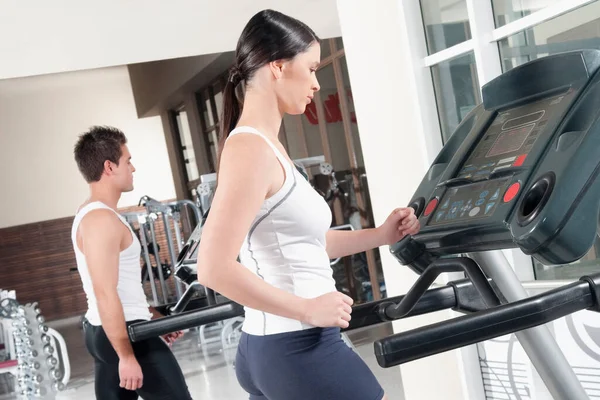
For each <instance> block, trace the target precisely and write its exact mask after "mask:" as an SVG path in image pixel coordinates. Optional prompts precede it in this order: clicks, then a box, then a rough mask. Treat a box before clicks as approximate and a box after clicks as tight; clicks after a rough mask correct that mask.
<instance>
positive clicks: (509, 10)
mask: <svg viewBox="0 0 600 400" xmlns="http://www.w3.org/2000/svg"><path fill="white" fill-rule="evenodd" d="M559 1H560V0H535V1H532V0H492V7H493V8H494V21H496V28H499V27H501V26H503V25H506V24H508V23H511V22H514V21H516V20H518V19H521V18H523V17H526V16H528V15H529V14H531V13H534V12H536V11H539V10H541V9H543V8H546V7H548V6H550V5H553V4H555V3H558V2H559Z"/></svg>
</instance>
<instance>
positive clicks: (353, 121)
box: [340, 56, 365, 168]
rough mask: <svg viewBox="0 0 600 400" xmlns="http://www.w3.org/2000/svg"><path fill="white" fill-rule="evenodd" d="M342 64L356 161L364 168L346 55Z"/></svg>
mask: <svg viewBox="0 0 600 400" xmlns="http://www.w3.org/2000/svg"><path fill="white" fill-rule="evenodd" d="M340 65H341V67H342V78H343V80H344V91H345V95H346V98H347V99H348V108H349V109H350V122H351V124H350V127H351V128H352V143H353V144H354V151H355V154H356V162H357V163H358V168H364V166H365V161H364V159H363V153H362V146H361V144H360V136H359V134H358V126H357V124H356V113H355V111H354V99H353V98H352V88H351V87H350V77H349V75H348V65H347V64H346V57H345V56H344V57H342V58H340Z"/></svg>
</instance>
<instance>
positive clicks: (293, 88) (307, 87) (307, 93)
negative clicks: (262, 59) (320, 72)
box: [276, 42, 321, 115]
mask: <svg viewBox="0 0 600 400" xmlns="http://www.w3.org/2000/svg"><path fill="white" fill-rule="evenodd" d="M320 60H321V46H320V45H319V43H317V42H315V43H313V44H312V45H311V46H310V47H309V48H308V50H307V51H305V52H304V53H300V54H298V55H297V56H296V57H294V58H293V59H291V60H289V61H287V62H285V63H284V64H283V68H282V69H281V76H280V79H278V81H277V85H276V91H277V98H278V100H279V107H280V109H281V110H282V111H283V112H285V113H287V114H292V115H298V114H303V113H304V111H305V110H306V106H307V105H308V104H310V102H311V101H312V98H313V96H314V93H315V92H316V91H317V90H319V89H320V87H319V82H318V81H317V74H316V71H317V68H318V67H319V63H320Z"/></svg>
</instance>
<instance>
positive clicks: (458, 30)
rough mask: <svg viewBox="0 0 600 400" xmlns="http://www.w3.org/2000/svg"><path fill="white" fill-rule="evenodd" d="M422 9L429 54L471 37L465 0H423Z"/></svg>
mask: <svg viewBox="0 0 600 400" xmlns="http://www.w3.org/2000/svg"><path fill="white" fill-rule="evenodd" d="M480 1H481V0H480ZM421 10H422V13H423V24H424V25H425V37H426V39H427V49H428V50H429V54H433V53H437V52H438V51H442V50H444V49H447V48H449V47H452V46H454V45H456V44H459V43H462V42H464V41H466V40H469V39H471V28H470V26H469V16H468V13H467V2H466V1H465V0H458V1H447V0H421Z"/></svg>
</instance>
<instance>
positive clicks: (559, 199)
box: [375, 50, 600, 400]
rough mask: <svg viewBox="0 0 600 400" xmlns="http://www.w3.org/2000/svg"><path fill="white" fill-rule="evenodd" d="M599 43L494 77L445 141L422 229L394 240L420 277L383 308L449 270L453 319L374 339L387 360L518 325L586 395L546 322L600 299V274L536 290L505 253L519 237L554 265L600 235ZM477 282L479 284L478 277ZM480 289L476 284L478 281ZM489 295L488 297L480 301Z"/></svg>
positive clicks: (418, 293) (418, 204) (430, 179)
mask: <svg viewBox="0 0 600 400" xmlns="http://www.w3.org/2000/svg"><path fill="white" fill-rule="evenodd" d="M599 67H600V52H598V51H593V50H590V51H587V50H586V51H576V52H569V53H562V54H557V55H552V56H548V57H545V58H541V59H537V60H535V61H532V62H529V63H527V64H524V65H521V66H520V67H517V68H515V69H513V70H511V71H509V72H507V73H505V74H503V75H501V76H499V77H497V78H496V79H494V80H493V81H491V82H489V83H488V84H486V85H485V86H484V87H483V90H482V95H483V103H482V104H480V105H479V106H478V107H477V108H475V109H474V110H473V111H472V112H471V113H470V114H469V115H468V116H467V117H466V118H465V119H464V121H462V123H461V124H460V126H459V127H458V128H457V129H456V131H455V132H454V134H453V136H452V137H451V138H450V139H449V141H448V143H447V144H446V145H445V146H444V147H443V149H442V151H441V152H440V154H439V155H438V156H437V158H436V159H435V161H434V162H433V164H432V165H431V167H430V168H429V171H428V172H427V174H426V175H425V176H424V177H423V180H422V181H421V184H420V185H419V187H418V188H417V190H416V192H415V194H414V195H413V198H412V200H411V201H410V205H411V207H413V208H414V209H415V212H416V214H417V216H418V217H419V220H420V222H421V226H422V229H421V231H420V232H419V234H418V235H415V236H414V237H410V238H404V239H403V240H402V241H400V242H398V243H396V244H395V245H393V246H392V247H391V252H392V253H393V255H394V256H395V257H396V259H397V260H398V261H399V262H400V263H401V264H403V265H407V266H409V267H410V268H412V269H413V270H414V271H415V272H416V273H417V274H419V275H420V276H419V278H418V280H417V282H416V283H415V285H414V286H413V287H412V288H411V290H410V291H409V292H408V294H407V296H405V297H404V298H403V299H402V301H400V302H398V303H392V304H389V303H388V304H386V303H382V304H380V305H379V306H378V310H377V311H378V312H379V313H380V314H381V316H382V317H383V318H385V317H387V318H388V319H395V318H400V317H402V316H405V315H406V313H407V311H408V310H410V309H411V308H412V307H413V306H415V305H416V304H418V302H419V300H421V299H422V298H423V297H426V296H424V295H425V294H426V293H427V289H428V288H429V285H430V284H431V283H432V282H433V281H434V279H435V278H436V277H437V276H438V275H439V274H440V273H442V272H451V271H464V272H465V273H466V276H467V277H468V279H467V280H463V281H459V282H450V283H449V286H451V287H452V288H453V291H454V293H455V295H456V296H455V299H454V305H452V307H454V308H455V309H456V310H458V311H463V312H465V314H467V315H465V316H461V317H458V318H455V319H451V320H448V321H443V322H440V323H436V324H432V325H429V326H425V327H421V328H418V329H414V330H410V331H407V332H402V333H399V334H396V335H392V336H390V337H388V338H384V339H382V340H379V341H377V342H375V353H376V356H377V360H378V363H379V364H380V365H381V366H382V367H389V366H392V365H398V364H401V363H405V362H408V361H411V360H415V359H418V358H422V357H426V356H429V355H432V354H437V353H440V352H443V351H447V350H451V349H456V348H459V347H462V346H465V345H468V344H473V343H477V342H481V341H484V340H487V339H491V338H495V337H498V336H502V335H505V334H508V333H512V332H516V337H517V338H518V340H519V342H520V343H521V345H522V347H523V349H524V350H525V352H526V353H527V355H528V357H529V358H530V359H531V361H532V364H533V365H534V366H535V368H536V370H537V371H538V373H539V374H540V376H541V378H542V379H543V381H544V383H545V384H546V387H547V388H548V390H549V392H550V393H551V394H552V396H553V397H554V398H555V399H565V400H566V399H569V400H574V399H587V398H588V397H587V395H586V393H585V391H584V389H583V387H582V386H581V384H580V382H579V381H578V379H577V377H576V376H575V373H574V372H573V370H572V368H571V367H570V366H569V364H568V362H567V360H566V358H565V357H564V355H563V353H562V352H561V350H560V348H559V347H558V345H557V344H556V342H555V341H554V339H553V337H552V336H551V333H550V331H549V329H548V328H547V327H545V326H543V325H542V324H544V323H546V322H550V321H552V320H554V319H557V318H560V317H563V316H565V315H568V314H570V313H573V312H575V311H578V310H582V309H591V310H595V311H599V308H598V300H599V297H598V296H599V295H600V287H599V286H598V283H599V282H600V274H593V275H591V276H584V277H581V279H580V280H579V281H578V282H575V283H572V284H569V285H566V286H564V287H561V288H558V289H555V290H552V291H549V292H545V293H542V294H540V295H537V296H533V297H528V296H527V294H526V292H525V289H524V288H523V286H522V285H521V283H520V281H519V279H518V278H517V276H516V274H515V272H514V271H513V269H512V267H511V266H510V264H509V263H508V262H507V260H506V258H505V257H504V255H503V253H502V252H500V251H498V250H501V249H508V248H519V249H521V250H522V251H523V252H524V253H525V254H528V255H531V256H533V257H534V258H536V259H537V260H538V261H540V262H542V263H544V264H546V265H560V264H567V263H571V262H574V261H576V260H579V259H580V258H581V257H583V256H584V255H585V254H586V253H587V252H588V251H589V249H590V248H591V246H592V245H593V242H594V240H595V237H596V234H597V229H598V212H599V204H600V179H599V178H598V172H599V171H600V120H599V117H600V74H599V73H598V69H599ZM467 288H468V289H467ZM473 289H474V290H473ZM477 303H479V304H477Z"/></svg>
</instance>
